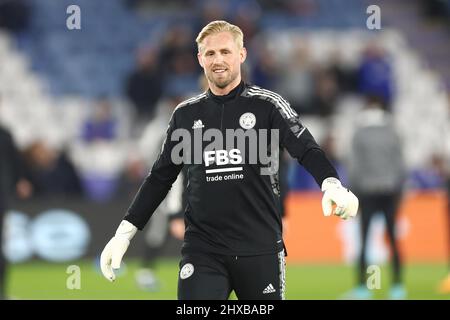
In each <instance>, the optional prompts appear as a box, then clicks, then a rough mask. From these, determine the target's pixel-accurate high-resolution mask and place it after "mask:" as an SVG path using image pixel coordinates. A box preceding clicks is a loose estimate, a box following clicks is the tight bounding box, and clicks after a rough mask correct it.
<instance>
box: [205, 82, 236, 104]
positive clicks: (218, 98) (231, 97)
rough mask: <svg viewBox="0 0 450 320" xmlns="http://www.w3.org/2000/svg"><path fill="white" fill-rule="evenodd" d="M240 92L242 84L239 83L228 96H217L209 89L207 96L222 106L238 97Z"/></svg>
mask: <svg viewBox="0 0 450 320" xmlns="http://www.w3.org/2000/svg"><path fill="white" fill-rule="evenodd" d="M242 91H244V82H243V81H241V82H240V83H239V84H238V85H237V86H236V87H235V88H233V89H232V90H231V91H230V92H229V93H228V94H226V95H223V96H218V95H215V94H214V93H212V91H211V89H208V96H209V97H210V98H211V99H213V100H214V101H215V102H217V103H220V104H224V103H226V102H229V101H231V100H234V99H235V98H236V97H237V96H239V95H240V94H241V93H242Z"/></svg>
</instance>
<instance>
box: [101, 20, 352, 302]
mask: <svg viewBox="0 0 450 320" xmlns="http://www.w3.org/2000/svg"><path fill="white" fill-rule="evenodd" d="M196 42H197V45H198V61H199V63H200V65H201V67H202V68H203V69H204V73H205V76H206V79H207V80H208V85H209V89H208V90H207V91H206V92H204V93H202V94H200V95H198V96H196V97H194V98H191V99H188V100H186V101H184V102H182V103H180V104H179V105H178V107H177V108H176V109H175V111H174V113H173V114H172V118H171V120H170V123H169V127H168V130H167V136H166V140H165V142H164V144H163V146H162V150H161V153H160V155H159V157H158V159H157V160H156V162H155V164H154V165H153V168H152V170H151V172H150V174H149V175H148V176H147V178H146V179H145V181H144V182H143V184H142V186H141V188H140V189H139V191H138V193H137V195H136V197H135V199H134V200H133V202H132V204H131V206H130V208H129V209H128V212H127V214H126V215H125V217H124V220H123V221H122V222H121V223H120V225H119V227H118V229H117V231H116V234H115V236H114V237H113V238H112V239H111V240H110V241H109V242H108V244H107V245H106V247H105V249H104V250H103V252H102V255H101V267H102V272H103V274H104V276H105V277H106V278H107V279H108V280H110V281H114V279H115V275H114V269H116V268H119V267H120V263H121V260H122V257H123V255H124V253H125V251H126V250H127V248H128V245H129V243H130V240H131V239H132V238H133V236H134V235H135V234H136V232H137V230H142V229H143V228H144V226H145V225H146V223H147V221H148V220H149V218H150V217H151V215H152V214H153V212H154V211H155V209H156V208H157V207H158V206H159V204H160V203H161V201H162V200H163V199H164V197H165V196H166V195H167V193H168V191H169V189H170V188H171V185H172V183H173V182H174V181H175V180H176V178H177V176H178V174H179V172H180V171H181V169H182V168H183V167H186V168H187V177H186V178H187V179H188V186H187V188H186V197H187V207H186V209H185V213H184V219H185V226H186V230H185V237H184V242H183V246H182V251H181V253H182V258H181V262H180V272H179V277H178V299H183V300H184V299H221V300H223V299H227V298H228V297H229V295H230V293H231V291H233V290H234V291H235V293H236V295H237V297H238V299H271V300H278V299H284V297H285V260H284V258H285V254H286V250H285V246H284V243H283V237H282V219H281V214H280V206H279V183H278V174H277V173H276V172H273V173H272V174H270V175H263V174H261V169H263V166H264V165H263V164H262V163H261V162H262V161H259V162H258V163H257V164H252V163H250V162H251V161H247V160H248V158H249V157H248V155H249V154H248V153H245V155H247V156H241V155H242V154H244V151H245V150H241V146H236V145H234V146H231V148H230V147H229V146H228V145H227V149H226V150H220V149H219V150H214V151H206V152H204V153H203V154H202V155H203V157H202V160H203V161H202V162H201V163H198V162H196V161H194V163H192V161H185V160H184V161H183V162H182V163H178V162H177V161H174V159H173V151H174V150H175V146H178V145H177V143H176V141H173V137H174V135H173V133H174V132H175V133H176V132H179V131H175V130H177V129H185V130H186V131H188V132H189V133H190V134H192V135H194V136H195V134H196V132H197V131H202V130H203V131H205V130H207V129H215V130H216V131H219V132H221V133H225V131H226V130H228V129H233V130H236V129H239V130H244V131H245V130H250V129H252V130H257V131H258V130H266V131H268V132H270V130H273V129H274V130H277V132H278V133H279V146H280V148H285V149H287V151H288V152H289V153H290V155H291V156H293V157H294V158H296V159H297V160H298V162H299V163H300V164H301V165H302V166H304V167H305V168H306V169H307V170H308V171H309V172H310V173H311V175H312V176H313V177H314V178H315V180H316V181H317V183H318V184H319V186H321V189H322V191H323V192H324V195H323V199H322V206H323V211H324V214H325V216H330V215H332V214H335V215H338V216H340V217H341V218H343V219H347V218H349V217H353V216H355V215H356V212H357V209H358V199H357V198H356V197H355V195H354V194H353V193H352V192H350V191H349V190H347V189H346V188H344V187H343V186H342V185H341V183H340V182H339V180H338V175H337V173H336V170H335V169H334V167H333V166H332V165H331V163H330V162H329V160H328V159H327V157H326V156H325V154H324V152H323V151H322V150H321V148H320V147H319V146H318V145H317V143H316V142H315V140H314V138H313V137H312V135H311V134H310V133H309V131H308V129H307V128H305V127H304V126H303V125H302V123H301V122H300V119H299V116H298V115H297V113H296V112H295V111H294V110H293V109H292V108H291V107H290V105H289V103H288V102H287V101H286V100H284V99H283V98H282V97H281V96H279V95H278V94H276V93H274V92H272V91H268V90H265V89H262V88H260V87H257V86H254V85H249V84H246V83H244V82H243V81H242V80H241V64H242V63H243V62H244V61H245V58H246V54H247V53H246V49H245V48H244V46H243V34H242V31H241V29H240V28H239V27H237V26H234V25H232V24H229V23H228V22H225V21H213V22H211V23H209V24H208V25H207V26H205V27H204V28H203V29H202V31H201V32H200V34H199V35H198V37H197V40H196ZM258 139H259V136H258ZM227 142H228V141H227ZM255 144H256V145H258V146H260V145H261V144H264V141H261V139H259V141H257V142H256V143H255ZM265 144H266V146H267V145H268V142H267V141H266V142H265ZM207 145H209V144H204V145H203V149H202V150H203V151H205V150H204V147H205V146H207ZM192 148H193V147H192ZM245 148H247V146H245ZM189 151H192V152H191V153H190V154H194V155H195V149H194V148H193V149H192V150H189ZM277 151H278V150H277ZM186 154H189V152H186ZM186 154H184V155H186ZM211 159H213V160H215V161H213V162H211V161H210V160H211ZM229 177H233V179H230V178H229ZM334 204H335V205H336V206H335V207H333V205H334Z"/></svg>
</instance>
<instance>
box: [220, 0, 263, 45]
mask: <svg viewBox="0 0 450 320" xmlns="http://www.w3.org/2000/svg"><path fill="white" fill-rule="evenodd" d="M260 18H261V7H260V6H259V4H258V2H256V1H252V0H246V1H240V2H239V4H238V5H237V7H236V8H235V10H234V14H233V16H232V18H231V23H233V24H235V25H237V26H239V27H240V28H241V30H242V32H243V34H245V39H244V41H245V43H252V40H253V38H254V37H255V36H256V35H257V34H258V33H259V32H260V26H259V20H260ZM222 19H223V18H222ZM222 19H221V20H222ZM211 21H212V20H211Z"/></svg>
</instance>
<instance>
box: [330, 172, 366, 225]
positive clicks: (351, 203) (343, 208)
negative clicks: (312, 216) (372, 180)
mask: <svg viewBox="0 0 450 320" xmlns="http://www.w3.org/2000/svg"><path fill="white" fill-rule="evenodd" d="M322 191H323V192H324V194H323V198H322V210H323V214H324V215H325V216H326V217H329V216H330V215H331V214H332V213H333V214H335V215H337V216H339V217H341V218H342V219H344V220H347V219H348V218H353V217H355V216H356V214H357V213H358V206H359V201H358V198H357V197H356V196H355V195H354V194H353V192H351V191H350V190H348V189H347V188H344V187H343V186H342V184H341V182H340V181H339V180H338V179H336V178H332V177H330V178H326V179H325V180H324V181H323V182H322ZM333 205H336V208H335V209H334V212H333Z"/></svg>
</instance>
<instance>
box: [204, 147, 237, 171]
mask: <svg viewBox="0 0 450 320" xmlns="http://www.w3.org/2000/svg"><path fill="white" fill-rule="evenodd" d="M204 155H205V166H206V167H209V166H210V165H211V164H213V163H216V164H217V165H218V166H224V165H227V164H230V163H231V164H240V163H242V156H241V151H240V150H239V149H231V150H230V151H227V150H213V151H205V154H204Z"/></svg>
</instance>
